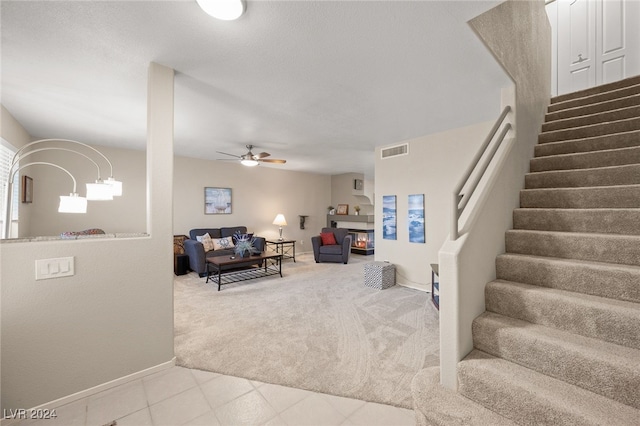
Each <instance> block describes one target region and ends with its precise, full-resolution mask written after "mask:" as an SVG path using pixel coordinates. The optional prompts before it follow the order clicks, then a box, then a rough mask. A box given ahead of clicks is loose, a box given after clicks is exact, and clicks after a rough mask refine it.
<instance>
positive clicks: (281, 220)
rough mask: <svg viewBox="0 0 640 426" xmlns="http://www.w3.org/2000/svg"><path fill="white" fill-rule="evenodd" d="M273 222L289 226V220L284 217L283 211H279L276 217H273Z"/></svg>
mask: <svg viewBox="0 0 640 426" xmlns="http://www.w3.org/2000/svg"><path fill="white" fill-rule="evenodd" d="M273 224H274V225H278V226H287V220H286V219H285V218H284V215H283V214H282V213H278V215H277V216H276V218H275V219H273Z"/></svg>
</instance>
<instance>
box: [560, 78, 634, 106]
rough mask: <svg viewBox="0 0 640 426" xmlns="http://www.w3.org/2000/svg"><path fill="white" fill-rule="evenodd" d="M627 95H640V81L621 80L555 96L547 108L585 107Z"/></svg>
mask: <svg viewBox="0 0 640 426" xmlns="http://www.w3.org/2000/svg"><path fill="white" fill-rule="evenodd" d="M628 93H640V79H638V77H634V78H632V79H627V80H621V81H620V82H616V84H615V85H603V86H598V87H593V88H591V89H588V90H581V91H579V92H574V93H567V94H566V95H560V96H556V97H554V98H551V104H550V105H549V107H550V108H551V107H556V108H557V107H564V106H565V105H568V104H570V103H577V104H578V105H586V104H589V103H594V102H603V101H604V100H610V99H616V98H622V97H627V96H629V94H628ZM574 106H575V105H574Z"/></svg>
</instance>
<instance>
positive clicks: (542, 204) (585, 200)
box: [520, 185, 640, 209]
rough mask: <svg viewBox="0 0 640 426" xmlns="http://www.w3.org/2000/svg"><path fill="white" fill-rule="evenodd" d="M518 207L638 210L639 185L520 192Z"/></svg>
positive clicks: (639, 205)
mask: <svg viewBox="0 0 640 426" xmlns="http://www.w3.org/2000/svg"><path fill="white" fill-rule="evenodd" d="M520 207H523V208H552V209H553V208H557V209H570V208H576V209H599V208H629V209H633V208H640V185H635V186H620V187H594V188H569V189H529V190H523V191H520Z"/></svg>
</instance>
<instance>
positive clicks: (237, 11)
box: [196, 0, 245, 21]
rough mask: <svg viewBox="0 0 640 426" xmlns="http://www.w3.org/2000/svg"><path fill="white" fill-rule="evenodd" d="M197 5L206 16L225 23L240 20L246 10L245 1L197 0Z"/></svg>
mask: <svg viewBox="0 0 640 426" xmlns="http://www.w3.org/2000/svg"><path fill="white" fill-rule="evenodd" d="M196 3H198V6H200V8H201V9H202V10H204V12H205V13H206V14H208V15H210V16H213V17H214V18H216V19H221V20H223V21H233V20H235V19H238V18H239V17H241V16H242V14H243V13H244V10H245V2H244V1H243V0H196Z"/></svg>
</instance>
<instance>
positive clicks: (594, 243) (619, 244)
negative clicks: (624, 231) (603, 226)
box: [505, 229, 640, 265]
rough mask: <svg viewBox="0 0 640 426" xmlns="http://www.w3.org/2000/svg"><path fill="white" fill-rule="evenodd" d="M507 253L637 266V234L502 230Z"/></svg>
mask: <svg viewBox="0 0 640 426" xmlns="http://www.w3.org/2000/svg"><path fill="white" fill-rule="evenodd" d="M505 242H506V244H505V246H506V252H507V253H520V254H531V255H536V256H549V257H561V258H565V259H579V260H593V261H596V262H608V263H619V264H623V265H640V236H637V235H615V234H590V233H583V232H557V231H530V230H524V229H513V230H509V231H507V232H506V236H505Z"/></svg>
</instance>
